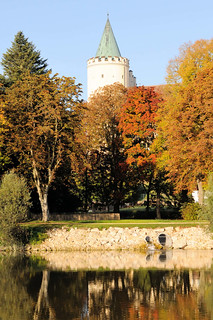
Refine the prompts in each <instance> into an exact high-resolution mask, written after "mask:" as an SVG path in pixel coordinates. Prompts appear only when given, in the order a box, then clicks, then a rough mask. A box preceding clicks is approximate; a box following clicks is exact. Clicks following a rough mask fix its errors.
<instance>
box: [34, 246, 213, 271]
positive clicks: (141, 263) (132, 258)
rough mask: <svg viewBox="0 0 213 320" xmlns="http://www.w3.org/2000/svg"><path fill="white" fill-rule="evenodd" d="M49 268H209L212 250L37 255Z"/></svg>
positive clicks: (212, 257) (44, 253)
mask: <svg viewBox="0 0 213 320" xmlns="http://www.w3.org/2000/svg"><path fill="white" fill-rule="evenodd" d="M39 256H41V257H42V258H44V259H46V261H47V265H48V267H49V268H51V269H58V270H97V269H109V270H127V269H139V268H159V269H170V270H171V269H174V268H176V269H178V268H192V269H200V268H210V267H211V265H212V263H213V250H168V251H165V252H164V251H155V252H153V251H152V252H149V251H147V252H141V253H139V252H129V251H121V252H118V251H104V252H103V251H93V252H83V251H78V252H66V251H64V252H63V251H62V252H50V251H47V252H44V251H43V252H40V253H39Z"/></svg>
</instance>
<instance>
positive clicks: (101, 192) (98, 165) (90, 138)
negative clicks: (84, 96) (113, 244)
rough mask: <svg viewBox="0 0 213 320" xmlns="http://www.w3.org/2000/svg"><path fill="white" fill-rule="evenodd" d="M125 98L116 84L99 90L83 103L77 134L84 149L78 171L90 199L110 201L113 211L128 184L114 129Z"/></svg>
mask: <svg viewBox="0 0 213 320" xmlns="http://www.w3.org/2000/svg"><path fill="white" fill-rule="evenodd" d="M125 97H126V88H125V87H124V86H123V85H121V84H118V83H116V84H113V85H109V86H105V87H103V88H101V89H99V91H97V92H96V93H95V94H94V95H93V96H92V97H90V99H89V101H88V103H87V104H86V105H85V109H84V114H83V119H82V130H81V136H80V137H79V141H81V146H82V147H81V150H84V151H83V154H84V156H83V158H82V160H83V161H84V162H83V167H82V169H83V168H85V169H84V170H81V172H84V174H85V177H86V179H87V185H88V184H89V185H90V190H91V194H90V196H91V198H93V201H94V202H101V203H102V204H105V205H106V206H109V205H110V204H112V205H113V207H114V211H115V212H118V211H119V205H120V202H121V201H122V200H123V199H124V197H125V194H126V193H127V190H128V188H129V187H130V185H131V179H130V171H128V170H129V169H128V165H127V164H126V162H125V158H126V157H125V155H124V149H123V143H122V139H121V135H120V133H119V131H118V114H119V112H120V109H121V107H122V105H123V103H124V101H125ZM128 175H129V178H127V177H128Z"/></svg>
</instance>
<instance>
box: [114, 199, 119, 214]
mask: <svg viewBox="0 0 213 320" xmlns="http://www.w3.org/2000/svg"><path fill="white" fill-rule="evenodd" d="M119 207H120V201H115V203H114V208H113V212H114V213H119V210H120V208H119Z"/></svg>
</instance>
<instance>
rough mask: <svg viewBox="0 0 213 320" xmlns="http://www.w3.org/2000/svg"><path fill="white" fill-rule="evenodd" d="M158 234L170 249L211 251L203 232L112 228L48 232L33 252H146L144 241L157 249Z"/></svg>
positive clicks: (212, 245) (212, 243)
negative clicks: (168, 241)
mask: <svg viewBox="0 0 213 320" xmlns="http://www.w3.org/2000/svg"><path fill="white" fill-rule="evenodd" d="M161 233H164V234H166V235H168V237H169V238H171V248H173V249H213V239H212V236H211V234H209V233H208V232H207V231H206V230H205V229H204V228H201V227H193V228H180V227H176V228H173V227H167V228H161V229H145V228H142V229H139V228H112V227H110V228H109V229H103V230H99V229H97V228H92V229H77V228H70V229H68V228H66V227H64V228H62V229H53V230H51V231H49V234H48V235H49V237H48V239H46V240H45V241H44V242H43V243H42V244H41V245H39V246H37V247H35V246H33V247H32V248H31V249H32V250H33V249H35V250H75V251H76V250H78V251H79V250H138V249H146V248H147V243H146V241H145V238H146V237H147V236H149V238H150V239H151V240H152V241H153V243H154V244H155V245H157V248H160V245H159V243H158V237H159V235H160V234H161Z"/></svg>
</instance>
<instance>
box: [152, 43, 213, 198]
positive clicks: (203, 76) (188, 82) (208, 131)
mask: <svg viewBox="0 0 213 320" xmlns="http://www.w3.org/2000/svg"><path fill="white" fill-rule="evenodd" d="M212 54H213V40H211V41H204V40H201V41H197V42H195V43H194V44H193V45H191V46H186V47H185V50H184V51H183V50H182V51H181V53H180V56H179V58H176V59H175V60H173V61H171V63H170V66H169V68H168V77H169V79H170V80H172V82H173V84H171V85H170V86H168V88H167V92H166V95H165V96H166V99H165V103H164V105H163V107H162V108H161V109H160V111H159V115H158V116H159V119H160V121H159V123H158V128H159V131H158V134H159V136H160V137H161V138H162V141H163V144H164V146H163V147H164V150H165V152H164V155H163V156H164V159H166V161H165V163H166V167H167V170H168V172H169V177H170V179H171V180H172V181H173V182H174V183H175V185H176V189H177V190H178V191H181V190H183V189H187V190H190V191H192V190H195V189H196V186H198V190H199V193H200V203H201V204H202V198H203V191H202V182H205V181H206V179H207V176H208V172H211V171H212V170H213V162H212V159H213V141H212V136H213V109H212V106H213V58H212V57H213V55H212ZM174 66H175V67H174Z"/></svg>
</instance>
